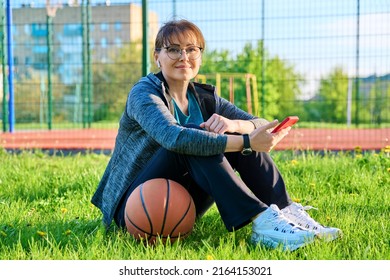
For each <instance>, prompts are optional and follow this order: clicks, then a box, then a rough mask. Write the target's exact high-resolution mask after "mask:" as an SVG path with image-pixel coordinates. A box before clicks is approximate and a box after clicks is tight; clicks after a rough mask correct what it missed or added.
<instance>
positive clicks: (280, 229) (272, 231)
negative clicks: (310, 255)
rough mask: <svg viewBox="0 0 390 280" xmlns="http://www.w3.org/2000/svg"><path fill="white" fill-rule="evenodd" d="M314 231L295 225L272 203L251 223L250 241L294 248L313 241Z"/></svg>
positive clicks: (270, 245) (288, 248)
mask: <svg viewBox="0 0 390 280" xmlns="http://www.w3.org/2000/svg"><path fill="white" fill-rule="evenodd" d="M314 237H315V233H314V232H312V231H308V230H305V229H303V228H300V227H297V226H296V225H294V224H293V223H292V222H291V221H290V220H289V219H287V218H286V217H285V216H284V215H283V213H282V212H281V211H280V210H279V208H278V206H276V205H274V204H272V205H271V206H270V207H268V209H267V210H265V211H264V212H263V213H261V214H260V215H259V216H258V217H257V218H256V219H255V220H254V221H253V223H252V238H251V241H252V242H253V243H256V244H263V245H265V246H266V247H270V248H276V247H278V246H282V248H283V250H290V251H293V250H296V249H298V248H299V247H302V246H305V245H307V244H309V243H311V242H313V241H314Z"/></svg>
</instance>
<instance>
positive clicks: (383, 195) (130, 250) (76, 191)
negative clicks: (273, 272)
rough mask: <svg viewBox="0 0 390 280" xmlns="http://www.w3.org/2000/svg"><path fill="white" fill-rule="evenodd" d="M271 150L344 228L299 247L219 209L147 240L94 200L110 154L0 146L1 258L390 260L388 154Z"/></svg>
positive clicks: (295, 188) (298, 192)
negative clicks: (273, 241) (266, 242)
mask: <svg viewBox="0 0 390 280" xmlns="http://www.w3.org/2000/svg"><path fill="white" fill-rule="evenodd" d="M389 152H390V151H389V150H388V149H387V150H383V151H381V152H380V153H369V152H366V153H364V154H360V153H355V152H351V153H338V154H332V153H325V154H323V155H318V154H314V153H313V152H305V153H298V152H287V151H285V152H273V156H274V159H275V162H276V163H277V165H278V166H279V169H280V170H281V172H282V174H283V175H284V179H285V181H286V184H287V186H288V189H289V192H290V194H291V197H292V198H293V199H294V200H296V201H299V202H300V203H302V204H304V205H312V206H314V207H317V208H319V210H318V211H316V210H310V214H311V215H312V217H314V218H315V219H317V220H318V221H319V222H322V223H324V224H327V225H331V226H335V227H339V228H341V229H342V230H343V232H344V236H343V238H342V239H340V240H336V241H333V242H329V243H326V242H322V241H316V242H315V243H313V244H311V245H309V246H306V247H303V248H301V249H298V250H296V251H294V252H282V251H280V250H278V249H276V250H269V249H266V248H263V247H260V246H257V247H254V246H252V245H251V244H250V242H249V239H250V233H251V227H250V226H247V227H245V228H243V229H240V230H238V231H236V232H234V233H229V232H227V231H226V229H225V227H224V226H223V223H222V221H221V219H220V217H219V214H218V212H217V210H216V208H215V207H213V208H212V209H210V211H209V212H207V214H206V215H205V216H204V217H202V218H201V219H200V220H198V221H197V222H196V224H195V227H194V231H193V233H192V234H191V235H190V236H189V237H188V238H187V239H184V240H179V241H178V242H176V243H174V244H172V245H170V244H167V245H165V246H164V245H162V244H158V245H157V246H145V245H143V244H141V243H138V242H136V241H135V240H133V239H132V238H131V237H130V236H129V235H128V234H126V233H124V232H122V231H120V230H118V229H117V228H116V226H114V225H113V226H112V227H111V228H110V229H109V230H108V231H107V232H106V231H105V229H104V227H103V226H102V224H101V213H100V212H99V210H98V209H96V208H95V207H94V206H92V204H91V203H90V199H91V196H92V194H93V193H94V191H95V188H96V185H97V184H98V182H99V179H100V177H101V175H102V174H103V171H104V168H105V166H106V164H107V162H108V159H109V157H108V156H106V155H97V154H86V155H82V154H77V155H74V156H49V155H47V154H45V153H43V152H39V151H35V152H34V153H33V152H23V153H20V154H13V153H8V152H6V151H4V150H0V168H1V172H0V213H1V219H0V259H3V260H53V259H54V260H123V259H126V260H141V259H142V260H206V259H214V260H248V259H264V260H389V259H390V222H389V220H390V219H389V218H390V155H389Z"/></svg>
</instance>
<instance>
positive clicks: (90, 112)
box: [86, 0, 93, 128]
mask: <svg viewBox="0 0 390 280" xmlns="http://www.w3.org/2000/svg"><path fill="white" fill-rule="evenodd" d="M90 26H91V0H87V48H86V51H87V67H88V68H87V73H88V77H87V79H88V82H87V86H88V90H87V94H88V127H89V128H90V127H91V123H92V120H93V110H92V100H93V95H92V94H93V80H92V61H91V48H90V44H91V40H90V39H91V38H90V37H91V34H90Z"/></svg>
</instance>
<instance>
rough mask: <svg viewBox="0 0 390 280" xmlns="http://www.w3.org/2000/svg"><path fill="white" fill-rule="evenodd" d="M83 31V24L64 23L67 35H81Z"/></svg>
mask: <svg viewBox="0 0 390 280" xmlns="http://www.w3.org/2000/svg"><path fill="white" fill-rule="evenodd" d="M82 33H83V28H82V26H81V24H76V23H68V24H65V25H64V35H65V36H81V35H82Z"/></svg>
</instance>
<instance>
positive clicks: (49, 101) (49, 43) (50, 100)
mask: <svg viewBox="0 0 390 280" xmlns="http://www.w3.org/2000/svg"><path fill="white" fill-rule="evenodd" d="M52 23H53V18H52V17H51V16H50V15H49V14H47V16H46V28H47V108H48V112H47V128H48V129H49V130H51V129H52V116H53V107H52V104H53V98H52V95H53V85H52V80H51V72H52V33H53V31H52Z"/></svg>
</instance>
